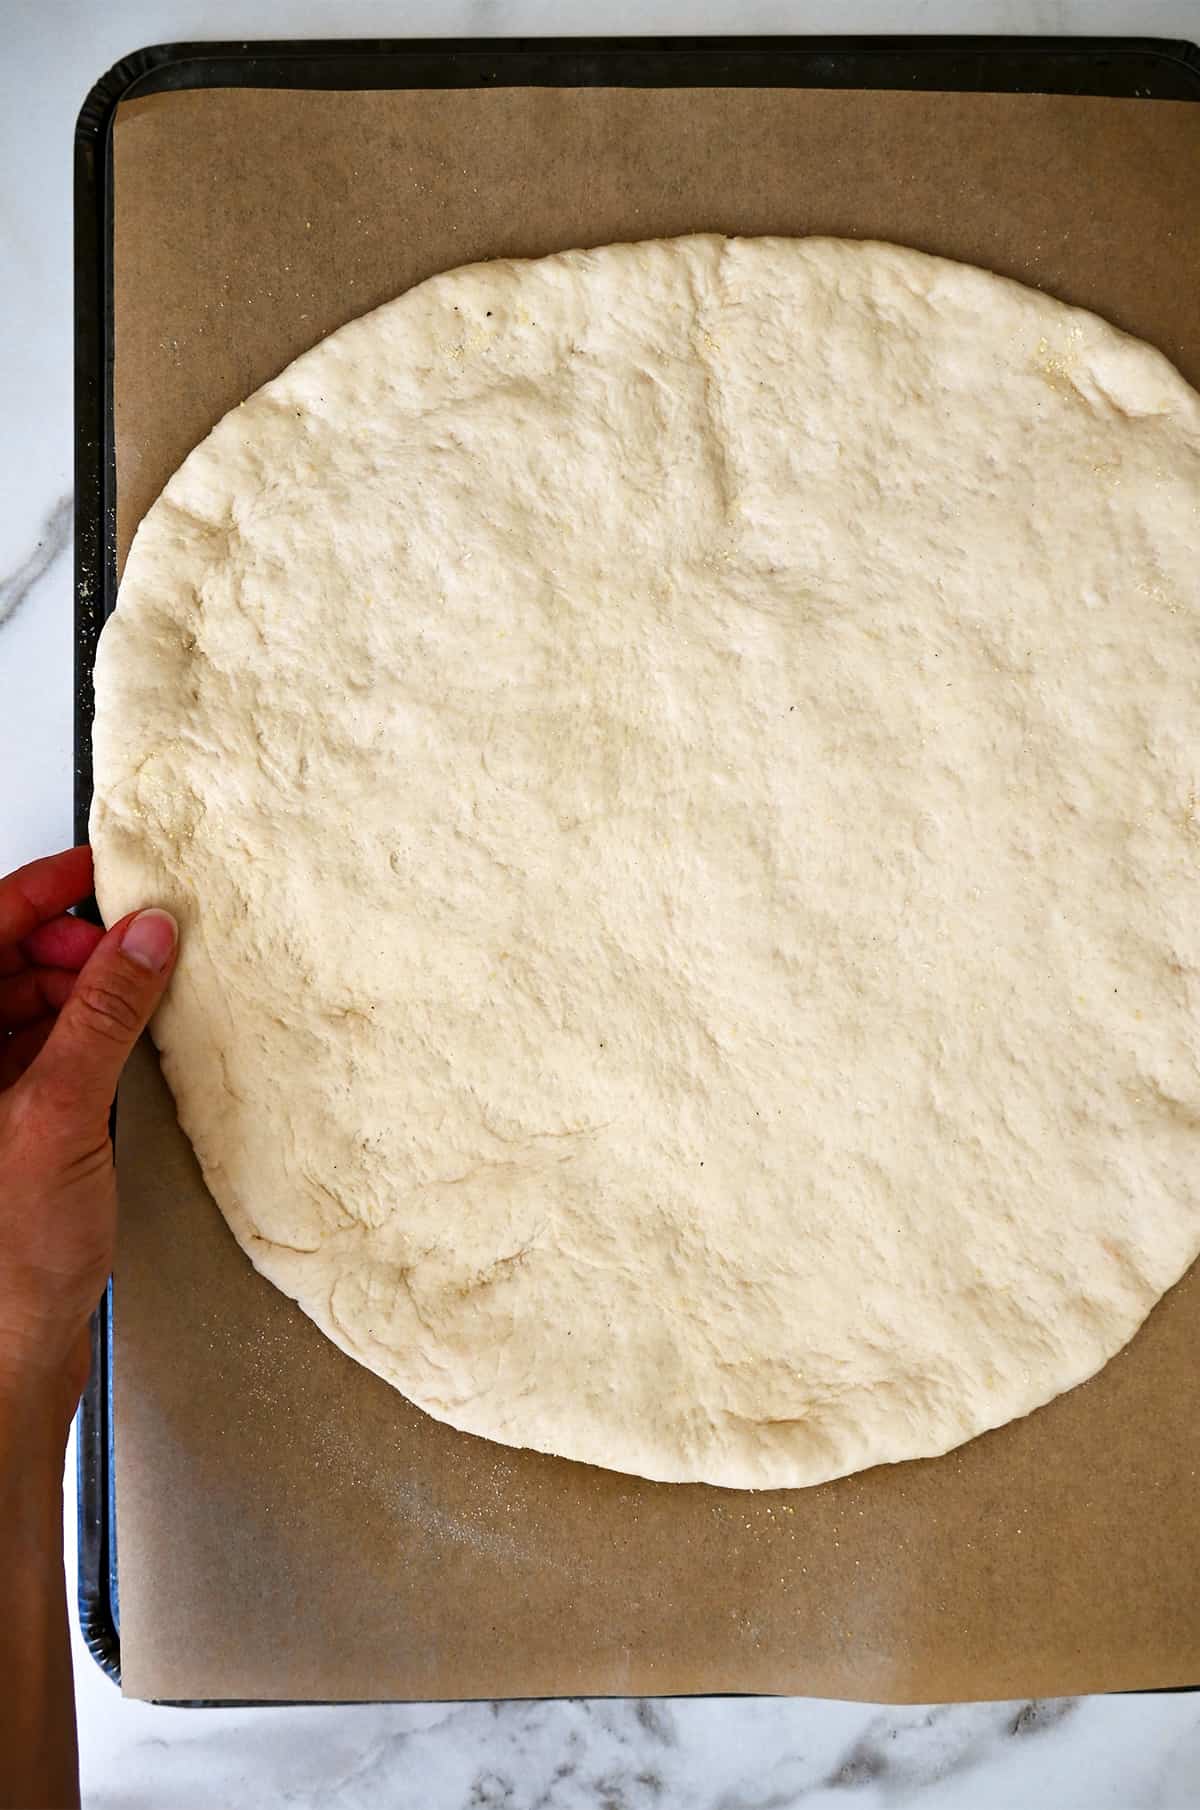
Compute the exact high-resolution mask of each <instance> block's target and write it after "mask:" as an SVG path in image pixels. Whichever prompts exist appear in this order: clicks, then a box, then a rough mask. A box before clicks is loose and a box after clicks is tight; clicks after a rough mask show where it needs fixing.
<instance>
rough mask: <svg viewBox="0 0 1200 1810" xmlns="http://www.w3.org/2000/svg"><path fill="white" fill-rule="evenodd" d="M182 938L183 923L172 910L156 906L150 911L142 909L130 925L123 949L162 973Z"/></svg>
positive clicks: (131, 958)
mask: <svg viewBox="0 0 1200 1810" xmlns="http://www.w3.org/2000/svg"><path fill="white" fill-rule="evenodd" d="M178 939H179V925H178V924H177V923H176V922H175V919H174V918H173V917H172V916H171V914H170V912H169V911H160V910H159V908H158V907H157V906H153V907H152V908H151V909H150V910H149V911H139V912H138V914H137V916H136V918H133V919H131V920H130V922H129V923H128V924H127V925H126V927H125V934H124V936H123V937H122V938H121V948H122V949H123V950H124V952H125V954H126V955H127V956H129V958H130V960H131V961H135V962H138V963H139V964H140V965H141V966H142V967H143V968H151V969H153V971H154V973H155V974H161V973H162V971H163V969H164V968H165V967H166V965H167V963H168V962H169V961H170V959H171V957H172V955H173V954H174V953H175V944H176V942H177V941H178Z"/></svg>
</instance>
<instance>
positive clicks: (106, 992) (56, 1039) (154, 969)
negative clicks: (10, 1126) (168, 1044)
mask: <svg viewBox="0 0 1200 1810" xmlns="http://www.w3.org/2000/svg"><path fill="white" fill-rule="evenodd" d="M178 940H179V927H178V925H177V924H176V922H175V919H174V918H173V917H172V916H171V914H170V912H169V911H160V910H158V909H157V908H152V909H150V910H149V911H137V912H133V913H131V914H130V916H128V917H125V918H122V919H121V921H120V922H119V923H117V924H114V925H113V927H112V929H111V930H110V931H109V933H108V935H107V936H106V937H105V938H104V939H103V941H102V942H100V943H97V945H96V947H95V949H94V950H93V951H92V954H91V956H90V957H89V958H88V960H87V962H85V964H84V966H83V967H82V968H81V969H80V971H79V978H78V979H77V980H76V982H75V985H74V987H73V988H72V990H71V996H70V998H69V999H68V1000H67V1003H66V1005H65V1006H64V1007H63V1009H62V1011H61V1012H60V1013H59V1015H58V1022H57V1023H56V1024H55V1026H54V1029H53V1030H52V1031H51V1033H50V1035H49V1037H48V1038H47V1040H46V1043H45V1045H44V1047H43V1048H42V1050H41V1052H40V1054H39V1055H38V1057H37V1060H36V1061H35V1062H34V1063H33V1065H32V1067H31V1068H30V1069H29V1071H28V1076H27V1079H29V1080H30V1081H34V1082H36V1083H38V1084H39V1085H49V1086H51V1087H53V1088H54V1089H55V1091H56V1092H58V1093H59V1094H61V1095H62V1096H64V1097H65V1098H67V1099H68V1100H69V1101H70V1104H71V1108H72V1111H73V1113H77V1114H79V1115H81V1116H82V1117H83V1118H84V1119H89V1118H91V1117H93V1116H97V1115H98V1116H101V1117H106V1116H107V1114H108V1109H109V1107H110V1106H111V1105H112V1099H113V1095H114V1094H115V1093H116V1091H117V1081H118V1080H119V1078H120V1074H121V1070H122V1068H123V1067H124V1066H125V1061H126V1058H127V1057H128V1055H129V1052H130V1051H131V1050H132V1048H133V1046H134V1044H135V1043H136V1042H137V1040H138V1038H139V1037H140V1036H141V1034H142V1032H143V1031H144V1030H145V1028H146V1024H147V1022H148V1020H149V1018H150V1016H151V1014H152V1012H153V1011H154V1008H155V1006H156V1005H157V1004H158V1002H159V1000H160V999H161V998H162V996H163V992H164V990H165V988H166V985H167V981H168V980H169V979H170V975H171V969H172V967H173V966H174V962H175V950H176V945H177V943H178Z"/></svg>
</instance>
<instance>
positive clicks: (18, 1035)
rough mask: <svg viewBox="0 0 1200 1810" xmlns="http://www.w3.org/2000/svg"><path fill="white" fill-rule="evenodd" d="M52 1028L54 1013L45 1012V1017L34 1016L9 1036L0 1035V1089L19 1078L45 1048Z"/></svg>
mask: <svg viewBox="0 0 1200 1810" xmlns="http://www.w3.org/2000/svg"><path fill="white" fill-rule="evenodd" d="M53 1029H54V1015H53V1013H47V1015H46V1017H45V1018H36V1019H35V1020H34V1022H33V1023H32V1024H27V1025H25V1026H23V1028H22V1029H21V1030H19V1031H13V1032H12V1034H11V1035H10V1036H7V1037H4V1036H0V1089H3V1088H5V1087H11V1086H12V1084H13V1082H14V1081H19V1080H20V1079H21V1076H22V1075H23V1074H24V1073H25V1070H26V1069H27V1068H29V1067H30V1066H31V1065H32V1064H33V1063H34V1062H35V1061H36V1059H37V1057H38V1056H39V1055H40V1054H41V1052H42V1050H43V1049H44V1048H45V1045H46V1039H47V1038H48V1037H49V1035H50V1033H51V1031H52V1030H53Z"/></svg>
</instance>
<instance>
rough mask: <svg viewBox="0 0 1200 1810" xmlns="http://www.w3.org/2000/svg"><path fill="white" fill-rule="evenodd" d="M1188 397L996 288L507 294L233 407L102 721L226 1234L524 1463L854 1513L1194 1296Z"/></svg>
mask: <svg viewBox="0 0 1200 1810" xmlns="http://www.w3.org/2000/svg"><path fill="white" fill-rule="evenodd" d="M1198 534H1200V399H1198V398H1197V397H1196V395H1195V394H1194V393H1193V392H1192V391H1191V390H1190V389H1189V388H1188V387H1187V386H1186V385H1185V384H1184V383H1183V381H1182V379H1181V378H1180V377H1179V376H1178V375H1177V374H1176V372H1175V371H1174V370H1173V369H1172V368H1171V366H1170V365H1168V364H1167V362H1166V361H1165V360H1164V359H1163V358H1162V357H1161V356H1160V355H1159V354H1158V353H1156V352H1154V351H1152V350H1150V349H1149V348H1148V347H1146V346H1144V345H1142V344H1139V343H1138V342H1136V341H1133V340H1131V339H1128V338H1126V337H1125V336H1124V335H1122V334H1121V333H1119V332H1117V331H1115V330H1114V329H1113V328H1111V327H1109V326H1108V325H1106V324H1105V323H1104V322H1102V321H1100V320H1097V319H1096V318H1094V317H1093V316H1091V315H1088V314H1085V313H1081V312H1079V311H1077V310H1075V309H1071V308H1068V307H1065V306H1062V305H1060V304H1059V303H1057V302H1054V301H1052V300H1050V299H1048V298H1047V297H1045V296H1043V295H1041V294H1038V293H1036V292H1035V291H1033V290H1030V289H1026V288H1023V287H1021V286H1019V285H1017V284H1015V283H1011V282H1008V281H1005V280H1003V279H1000V278H998V277H995V276H992V275H989V274H987V273H985V272H983V271H980V270H975V269H969V268H965V267H963V266H959V265H955V264H951V263H945V262H942V261H940V260H938V259H934V258H929V257H925V256H922V255H920V254H918V253H916V252H913V251H907V250H901V249H897V248H894V247H890V246H885V245H877V244H857V243H850V242H841V241H833V240H780V239H775V240H771V239H759V240H723V239H721V238H718V237H712V236H702V237H695V238H688V239H681V240H676V241H673V242H669V243H663V242H657V243H650V244H643V245H623V246H612V247H608V248H606V249H604V250H599V251H588V252H571V253H568V254H566V255H562V256H557V257H551V258H546V259H543V260H541V261H539V262H532V263H508V262H499V263H492V264H484V265H477V266H475V267H473V268H469V269H463V270H456V271H452V272H450V273H449V274H448V275H445V276H440V277H437V278H435V279H434V280H433V281H431V282H428V283H425V284H424V285H423V286H422V287H420V288H419V289H416V290H414V291H413V292H412V293H410V294H408V295H405V296H403V297H401V298H400V299H399V300H398V301H396V302H393V303H392V304H390V305H389V306H387V307H385V308H381V309H380V310H378V312H376V313H374V314H371V315H369V316H367V317H366V318H364V319H362V320H358V321H355V322H353V323H352V324H351V325H350V326H348V327H346V328H344V329H343V330H342V331H341V332H338V333H335V334H334V335H333V336H332V337H331V338H329V339H327V340H325V341H324V342H323V343H322V344H320V345H319V346H317V347H316V348H315V349H314V350H313V351H311V352H309V353H307V354H306V355H305V356H304V357H302V358H300V359H298V360H297V361H296V363H295V364H293V365H291V366H290V367H289V369H287V370H286V371H285V372H284V373H283V375H282V376H280V377H279V378H277V379H276V380H275V381H274V382H273V383H269V384H267V385H266V386H265V388H263V389H262V390H260V391H259V392H258V393H257V395H255V396H253V397H251V399H250V400H249V401H248V402H247V403H245V404H243V405H242V407H240V408H238V409H235V410H234V411H233V412H232V413H231V414H230V415H228V416H227V417H226V418H225V420H223V421H222V422H221V423H220V425H219V426H218V427H217V428H216V429H215V430H214V432H213V433H212V434H211V435H210V437H209V438H208V439H207V440H206V441H205V442H204V444H203V445H202V446H200V447H199V448H197V450H196V451H195V452H194V453H192V455H191V457H190V458H188V459H187V460H186V461H185V463H184V464H183V466H182V467H181V468H180V470H179V471H178V472H177V473H176V474H175V476H174V477H173V478H172V479H171V481H170V483H169V484H168V485H167V487H166V490H165V491H164V492H163V495H162V497H161V498H160V499H159V501H158V502H157V503H156V504H155V505H154V507H153V509H152V510H151V511H150V513H149V515H148V516H147V517H146V520H145V521H144V522H143V524H142V526H141V528H140V529H139V531H138V534H137V538H136V540H135V542H134V544H133V548H132V551H131V553H130V556H129V561H128V566H127V569H126V572H125V577H124V583H123V586H122V589H121V598H120V607H119V609H118V611H117V613H116V615H115V617H114V618H113V620H112V621H111V622H110V623H109V625H108V627H107V628H106V630H105V633H104V636H103V640H102V644H101V647H100V653H99V657H98V660H97V664H96V699H97V715H96V733H95V774H96V797H95V805H94V809H93V817H92V836H93V841H94V843H95V847H96V857H97V873H98V891H99V895H100V899H101V903H102V906H103V909H104V912H105V915H106V916H107V917H108V918H109V919H110V920H111V919H112V918H113V917H114V916H116V915H117V914H119V913H122V912H124V911H126V910H127V909H129V908H131V907H133V906H134V905H137V904H142V903H145V902H148V901H154V902H158V903H162V904H165V905H169V906H170V907H172V908H173V909H174V910H175V911H176V912H177V913H178V914H179V916H180V917H181V919H182V923H183V955H182V960H181V963H180V967H179V972H178V975H177V978H176V980H175V982H174V985H173V986H172V989H171V993H170V997H169V999H168V1000H167V1003H166V1004H165V1005H164V1006H163V1008H162V1010H161V1011H160V1013H159V1015H158V1018H157V1020H156V1023H155V1027H154V1028H155V1036H156V1038H157V1040H158V1043H159V1047H160V1049H161V1051H162V1056H163V1065H164V1068H165V1071H166V1074H167V1078H168V1080H169V1081H170V1084H171V1087H172V1088H173V1090H174V1093H175V1097H176V1100H177V1102H178V1106H179V1114H180V1118H181V1120H182V1122H183V1125H184V1127H185V1128H186V1130H187V1132H188V1134H189V1135H190V1137H191V1139H192V1141H193V1143H194V1145H195V1147H196V1150H197V1152H198V1154H199V1158H200V1161H201V1163H202V1165H203V1168H204V1173H205V1176H206V1178H207V1180H208V1183H209V1185H210V1187H211V1189H212V1192H213V1194H214V1196H215V1198H216V1200H217V1201H218V1203H219V1205H220V1207H221V1209H222V1211H223V1212H224V1214H225V1216H226V1218H227V1219H228V1221H229V1223H230V1225H231V1226H232V1228H233V1230H234V1232H235V1234H236V1236H237V1238H238V1239H239V1241H240V1242H241V1244H242V1245H243V1247H244V1248H245V1250H246V1251H247V1253H248V1254H249V1256H250V1257H251V1259H252V1261H253V1262H254V1263H255V1264H256V1265H257V1267H258V1268H259V1269H260V1270H262V1271H263V1273H264V1274H265V1275H267V1276H269V1277H270V1278H271V1280H272V1281H273V1282H275V1283H276V1284H277V1285H278V1287H280V1288H281V1289H284V1290H285V1291H286V1292H287V1293H288V1294H290V1295H294V1296H295V1298H296V1299H297V1300H298V1301H299V1302H300V1304H301V1306H302V1307H303V1308H304V1310H305V1311H306V1312H307V1313H309V1314H311V1316H312V1317H313V1319H314V1320H316V1322H317V1323H318V1325H319V1326H321V1327H322V1329H323V1330H324V1331H325V1332H326V1333H327V1334H328V1335H329V1337H330V1338H332V1339H334V1340H335V1341H336V1342H337V1343H338V1344H339V1345H340V1346H341V1347H342V1348H343V1349H344V1350H345V1351H347V1352H348V1353H349V1354H350V1355H351V1356H352V1357H354V1358H357V1359H358V1360H359V1362H360V1363H363V1364H366V1365H368V1366H369V1367H370V1368H371V1369H373V1370H376V1371H378V1372H379V1374H380V1375H381V1376H384V1377H386V1378H387V1379H388V1381H389V1382H391V1383H393V1384H395V1386H396V1387H397V1388H399V1389H402V1390H403V1391H404V1393H405V1394H406V1395H408V1396H410V1397H411V1398H412V1400H413V1401H415V1402H417V1403H419V1404H420V1405H421V1407H423V1408H425V1409H427V1410H428V1411H429V1413H431V1414H434V1415H436V1416H438V1417H439V1418H440V1419H443V1420H447V1421H449V1422H451V1423H452V1424H453V1425H454V1426H456V1427H462V1428H466V1429H468V1430H470V1431H471V1432H474V1433H480V1434H486V1435H487V1436H488V1437H489V1438H492V1439H498V1440H503V1441H507V1442H509V1443H511V1444H515V1445H527V1446H533V1447H536V1448H538V1449H540V1450H543V1451H548V1452H557V1453H562V1454H564V1455H566V1456H567V1457H570V1458H575V1459H584V1460H587V1461H589V1462H591V1463H594V1464H600V1465H607V1466H611V1467H613V1468H615V1469H618V1470H624V1471H632V1472H638V1473H641V1474H643V1475H645V1476H648V1477H656V1478H667V1479H703V1480H707V1481H709V1482H712V1483H720V1484H730V1485H737V1486H747V1487H764V1486H778V1485H796V1484H810V1483H816V1482H819V1481H821V1480H822V1479H824V1478H829V1477H834V1476H837V1475H839V1474H840V1473H843V1472H847V1471H852V1470H855V1469H857V1468H859V1467H861V1466H864V1465H869V1464H875V1463H878V1462H880V1461H887V1460H896V1459H904V1458H912V1457H916V1456H918V1455H920V1454H928V1453H936V1452H942V1451H944V1450H946V1448H947V1447H950V1446H953V1445H955V1444H957V1443H958V1442H959V1441H961V1440H964V1439H967V1438H969V1437H970V1436H971V1435H973V1434H976V1433H978V1432H980V1431H982V1430H983V1429H984V1428H986V1427H993V1426H995V1425H997V1424H998V1423H1000V1422H1002V1421H1006V1420H1008V1419H1010V1418H1011V1417H1012V1416H1014V1415H1019V1414H1024V1413H1026V1412H1027V1411H1028V1410H1029V1409H1031V1408H1035V1407H1036V1406H1037V1405H1038V1404H1039V1403H1041V1402H1045V1401H1047V1400H1048V1399H1049V1398H1050V1397H1051V1396H1053V1395H1055V1394H1057V1393H1058V1392H1059V1391H1060V1390H1063V1389H1069V1388H1071V1387H1072V1385H1074V1384H1076V1383H1078V1382H1080V1381H1082V1380H1083V1378H1085V1377H1087V1376H1090V1375H1091V1374H1092V1372H1093V1371H1095V1370H1096V1369H1097V1368H1098V1367H1099V1366H1100V1365H1102V1364H1103V1363H1104V1362H1105V1360H1106V1359H1107V1358H1108V1357H1110V1356H1111V1355H1112V1353H1113V1352H1115V1351H1116V1350H1117V1349H1118V1348H1119V1347H1120V1346H1121V1345H1122V1344H1123V1343H1124V1342H1125V1341H1126V1340H1127V1339H1128V1338H1129V1337H1130V1336H1131V1335H1132V1333H1133V1332H1134V1330H1135V1329H1136V1328H1137V1326H1138V1325H1139V1324H1140V1323H1141V1321H1142V1320H1143V1318H1144V1317H1145V1315H1146V1314H1147V1313H1148V1311H1149V1310H1150V1308H1151V1307H1152V1306H1153V1304H1154V1302H1155V1301H1156V1300H1157V1299H1158V1297H1159V1296H1160V1295H1161V1294H1162V1293H1163V1291H1164V1290H1165V1289H1167V1288H1169V1287H1170V1285H1171V1284H1172V1283H1173V1282H1175V1280H1176V1279H1177V1278H1178V1277H1179V1276H1180V1274H1181V1273H1182V1272H1183V1270H1184V1269H1185V1268H1186V1267H1187V1265H1188V1264H1189V1263H1190V1262H1191V1261H1192V1259H1193V1257H1194V1256H1195V1255H1196V1253H1197V1249H1198V1247H1200V1199H1198V1190H1197V1180H1198V1168H1197V1161H1196V1157H1197V1124H1198V1115H1200V1085H1198V1073H1197V1024H1198V1023H1200V998H1198V996H1197V963H1198V961H1200V891H1198V889H1197V884H1196V880H1197V857H1198V854H1200V818H1198V814H1197V812H1198V808H1197V793H1198V785H1200V782H1198V779H1197V759H1198V756H1197V733H1196V727H1197V703H1198V700H1200V586H1198V579H1197V573H1198V570H1200V563H1198V561H1197V557H1196V549H1197V537H1198Z"/></svg>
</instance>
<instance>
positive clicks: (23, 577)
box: [0, 496, 74, 628]
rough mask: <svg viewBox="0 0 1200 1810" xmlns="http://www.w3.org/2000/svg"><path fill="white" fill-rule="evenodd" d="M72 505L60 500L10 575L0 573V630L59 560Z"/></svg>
mask: <svg viewBox="0 0 1200 1810" xmlns="http://www.w3.org/2000/svg"><path fill="white" fill-rule="evenodd" d="M73 520H74V504H73V501H72V499H71V497H69V496H60V497H59V499H58V501H57V502H56V503H55V504H54V506H53V508H52V509H51V510H50V512H49V514H48V515H47V516H46V517H45V519H44V520H43V521H42V522H41V523H40V524H39V525H38V527H37V529H36V531H35V533H36V538H35V539H34V541H33V545H32V546H31V548H30V550H29V552H28V553H27V554H26V555H25V557H24V559H22V560H21V562H20V564H19V565H17V566H15V567H14V568H13V570H12V571H11V572H2V573H0V628H3V627H4V624H5V623H6V622H7V621H8V619H9V617H10V616H13V615H15V614H16V612H17V611H18V610H19V609H20V607H21V605H22V604H23V603H24V601H25V599H26V598H27V597H28V595H29V593H30V592H31V591H32V590H33V588H34V586H35V585H36V584H37V583H38V582H39V580H40V579H42V578H44V577H45V576H46V573H47V572H49V571H50V569H51V567H52V566H54V565H55V564H56V563H57V561H58V560H60V559H61V558H62V557H63V555H64V554H65V552H66V551H67V548H68V546H69V545H70V541H71V524H72V522H73Z"/></svg>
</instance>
